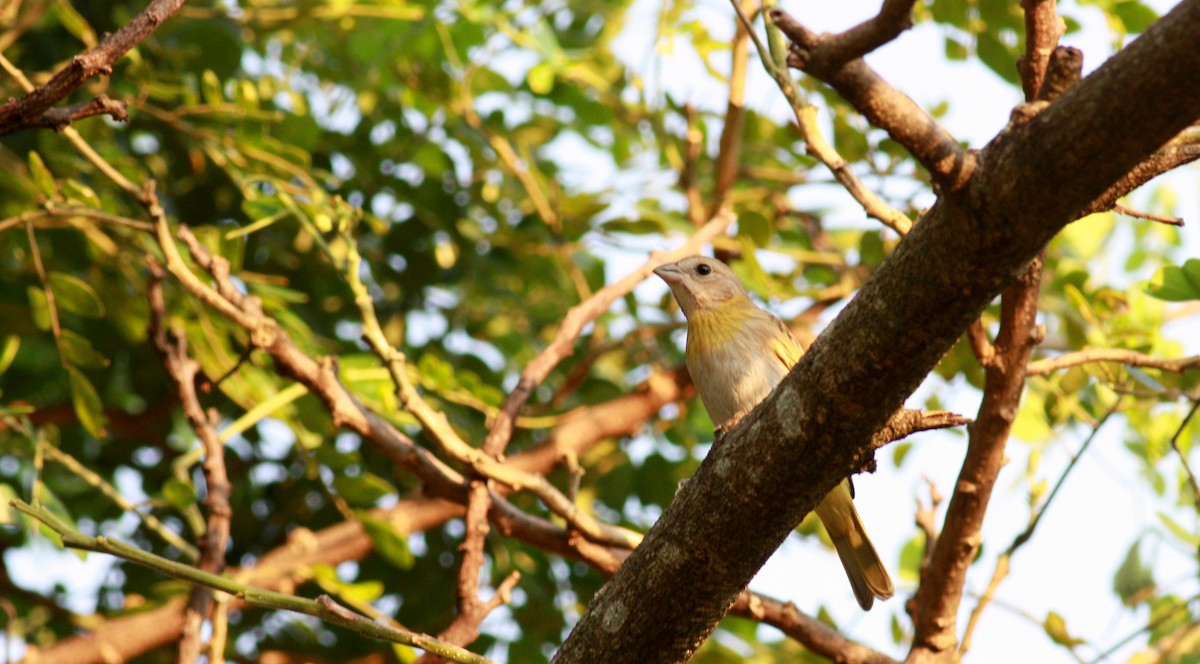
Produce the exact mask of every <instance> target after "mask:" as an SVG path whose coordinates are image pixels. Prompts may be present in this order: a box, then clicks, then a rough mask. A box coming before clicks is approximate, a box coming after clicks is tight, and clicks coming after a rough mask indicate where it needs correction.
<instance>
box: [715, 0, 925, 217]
mask: <svg viewBox="0 0 1200 664" xmlns="http://www.w3.org/2000/svg"><path fill="white" fill-rule="evenodd" d="M730 2H731V3H732V4H733V9H734V11H736V12H737V15H738V18H739V19H741V21H742V24H743V25H744V26H745V27H746V31H747V32H748V33H749V34H750V36H751V39H752V40H753V41H754V46H755V48H757V49H758V55H759V59H760V60H762V63H763V68H764V69H766V71H767V74H769V75H770V76H771V78H772V79H774V81H775V84H776V85H777V86H779V91H780V92H782V93H783V96H784V98H786V99H787V101H788V104H789V105H790V106H791V108H792V113H793V114H794V115H795V117H796V126H797V127H798V128H799V130H800V135H801V138H802V139H803V140H804V146H805V151H806V152H807V153H808V154H809V155H810V156H812V157H813V158H814V159H816V160H817V161H820V162H821V163H822V164H825V167H826V168H828V169H829V171H830V172H831V173H832V174H833V177H834V179H836V180H837V181H838V182H839V183H840V184H841V185H842V186H843V187H844V188H845V189H846V191H847V192H849V194H850V195H851V196H852V197H853V198H854V200H855V201H857V202H858V204H859V205H861V206H862V208H863V211H864V212H865V213H866V214H867V216H868V217H871V218H874V219H877V220H879V221H880V222H881V223H883V224H884V225H885V226H887V227H888V228H891V229H892V230H894V231H896V232H897V233H899V234H900V235H905V234H907V233H908V231H909V230H911V229H912V224H913V222H912V220H911V219H909V218H908V217H907V216H906V215H905V214H904V213H903V212H900V211H899V210H897V209H895V208H893V207H892V206H890V205H888V204H887V203H886V202H884V200H883V199H881V198H880V197H879V196H878V195H877V194H876V193H875V192H873V191H871V189H870V188H869V187H867V186H866V185H865V184H864V183H863V181H862V180H861V179H860V178H859V177H858V175H856V174H855V173H854V171H853V170H852V169H851V168H850V165H849V164H848V163H847V162H846V160H845V159H844V158H843V157H842V155H840V154H838V152H837V150H835V149H834V147H833V146H832V145H830V144H829V142H828V141H827V140H826V139H825V136H824V135H823V134H822V133H821V130H820V127H819V125H818V124H817V111H816V109H815V108H814V107H813V106H812V105H810V104H809V103H808V101H807V100H806V99H805V98H804V95H802V94H801V93H800V88H799V87H798V86H797V85H796V81H795V80H793V79H792V76H791V73H790V72H789V71H788V68H787V63H786V62H785V61H783V59H784V58H786V56H785V55H784V54H783V53H782V52H781V53H780V54H779V55H780V58H779V60H780V61H779V62H776V60H777V58H776V57H775V56H774V55H773V54H772V51H773V50H779V49H773V48H772V45H774V44H777V43H779V42H780V40H781V39H782V37H781V35H780V32H779V29H778V28H777V27H775V26H774V25H772V24H771V23H767V26H766V28H767V41H768V44H766V45H764V44H763V42H762V41H761V40H760V39H759V38H758V35H757V34H756V33H755V32H754V26H753V25H752V24H751V23H750V18H749V17H748V16H746V13H745V12H744V11H743V10H742V6H741V2H740V0H730ZM771 4H772V3H771V2H770V0H768V1H767V2H764V3H763V5H764V8H766V7H769V6H771Z"/></svg>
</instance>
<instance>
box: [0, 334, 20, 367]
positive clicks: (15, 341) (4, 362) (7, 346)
mask: <svg viewBox="0 0 1200 664" xmlns="http://www.w3.org/2000/svg"><path fill="white" fill-rule="evenodd" d="M20 348H21V337H18V336H17V335H15V334H10V335H8V336H6V337H4V344H3V345H2V346H0V375H3V374H4V372H5V371H8V368H9V367H10V366H12V362H13V360H14V359H16V357H17V351H18V350H20Z"/></svg>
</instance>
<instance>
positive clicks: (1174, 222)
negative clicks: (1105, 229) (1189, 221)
mask: <svg viewBox="0 0 1200 664" xmlns="http://www.w3.org/2000/svg"><path fill="white" fill-rule="evenodd" d="M1112 211H1113V212H1116V213H1118V214H1123V215H1125V216H1127V217H1134V218H1136V219H1146V220H1148V221H1157V222H1158V223H1160V224H1166V225H1168V226H1182V225H1183V219H1182V218H1180V217H1172V216H1168V215H1162V214H1151V213H1149V212H1141V211H1139V210H1134V209H1133V208H1127V207H1125V206H1124V205H1114V206H1112Z"/></svg>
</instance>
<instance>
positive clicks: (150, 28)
mask: <svg viewBox="0 0 1200 664" xmlns="http://www.w3.org/2000/svg"><path fill="white" fill-rule="evenodd" d="M183 1H184V0H154V2H151V3H150V6H148V7H146V9H144V10H143V11H142V13H140V14H138V15H137V16H135V17H134V18H133V20H132V21H130V22H129V23H128V24H127V25H126V26H125V27H123V28H121V29H120V30H118V31H116V32H114V33H112V34H110V35H108V36H107V37H105V38H104V39H103V40H101V42H100V43H99V44H97V45H96V46H95V47H94V48H91V49H89V50H87V51H85V52H84V53H81V54H79V55H77V56H75V57H74V58H71V62H70V63H69V64H67V66H66V67H63V68H62V69H61V70H59V72H58V73H57V74H55V75H54V77H53V78H51V79H50V81H49V82H48V83H46V84H45V85H43V86H41V87H39V88H36V89H35V90H33V91H32V92H30V93H29V94H27V95H25V96H24V97H22V98H21V99H13V100H11V101H9V102H8V103H6V104H4V105H0V136H3V135H5V134H11V133H14V132H18V131H21V130H23V129H30V128H36V127H52V128H54V129H55V130H62V128H63V127H65V126H66V125H67V124H69V123H70V122H71V121H73V120H75V119H78V118H80V117H87V116H88V115H97V114H99V113H109V114H112V115H113V117H114V118H117V119H124V118H123V117H120V116H123V115H124V104H123V103H121V102H113V101H112V100H110V99H108V98H107V97H104V96H103V95H102V96H101V97H102V98H103V101H99V100H100V99H101V97H98V98H97V99H94V100H92V101H91V102H85V103H84V104H81V105H76V106H71V107H67V108H63V109H57V110H52V109H51V107H52V106H54V105H55V104H57V103H58V102H60V101H62V100H63V99H65V98H66V97H67V95H70V94H71V93H73V92H75V91H76V90H78V89H79V87H80V86H82V85H83V84H84V83H85V82H86V81H87V80H88V79H89V78H91V77H93V76H96V75H97V74H103V75H108V74H109V73H111V72H112V66H113V63H114V62H116V61H117V60H118V59H120V57H121V56H122V55H125V53H126V52H127V51H128V50H129V49H131V48H133V47H134V46H136V45H137V44H138V43H139V42H141V41H142V40H143V39H145V38H146V37H147V36H148V35H149V34H150V33H151V32H154V31H155V30H156V29H157V28H158V26H159V25H161V24H162V22H163V21H165V20H167V18H168V17H170V16H171V14H174V13H175V11H176V10H177V9H179V7H180V6H182V5H183ZM89 104H91V105H93V106H91V107H90V110H91V111H92V112H86V111H88V110H89V107H88V105H89ZM96 104H99V106H96ZM118 106H119V107H120V109H119V110H118Z"/></svg>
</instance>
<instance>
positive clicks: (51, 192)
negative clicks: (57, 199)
mask: <svg viewBox="0 0 1200 664" xmlns="http://www.w3.org/2000/svg"><path fill="white" fill-rule="evenodd" d="M29 174H30V175H31V176H33V182H34V184H36V185H37V188H38V189H40V190H41V191H42V193H43V194H45V195H47V196H50V197H54V196H57V195H58V185H57V184H55V182H54V176H53V175H51V174H50V170H49V169H47V168H46V162H44V161H42V157H41V155H39V154H38V153H36V152H30V153H29Z"/></svg>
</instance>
